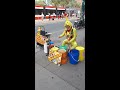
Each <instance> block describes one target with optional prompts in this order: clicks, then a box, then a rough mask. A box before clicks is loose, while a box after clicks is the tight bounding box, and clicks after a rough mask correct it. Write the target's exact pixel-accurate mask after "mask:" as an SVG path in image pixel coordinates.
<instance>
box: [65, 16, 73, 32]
mask: <svg viewBox="0 0 120 90" xmlns="http://www.w3.org/2000/svg"><path fill="white" fill-rule="evenodd" d="M64 26H65V28H67V30H70V29H71V28H72V23H71V22H70V21H69V20H68V18H66V22H65V24H64Z"/></svg>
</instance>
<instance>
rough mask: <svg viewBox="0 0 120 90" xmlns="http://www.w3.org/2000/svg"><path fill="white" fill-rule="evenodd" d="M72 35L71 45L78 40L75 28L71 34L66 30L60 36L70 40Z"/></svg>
mask: <svg viewBox="0 0 120 90" xmlns="http://www.w3.org/2000/svg"><path fill="white" fill-rule="evenodd" d="M71 35H72V38H71V39H70V43H71V42H73V41H75V40H76V37H77V33H76V29H75V28H72V30H71V31H70V32H68V31H67V30H66V29H64V31H63V33H62V34H61V35H60V36H61V37H63V36H66V38H67V39H69V38H70V36H71ZM67 36H68V37H67Z"/></svg>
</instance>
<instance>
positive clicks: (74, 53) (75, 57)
mask: <svg viewBox="0 0 120 90" xmlns="http://www.w3.org/2000/svg"><path fill="white" fill-rule="evenodd" d="M68 57H69V62H70V64H78V62H79V51H78V50H76V49H73V50H71V51H70V52H69V53H68Z"/></svg>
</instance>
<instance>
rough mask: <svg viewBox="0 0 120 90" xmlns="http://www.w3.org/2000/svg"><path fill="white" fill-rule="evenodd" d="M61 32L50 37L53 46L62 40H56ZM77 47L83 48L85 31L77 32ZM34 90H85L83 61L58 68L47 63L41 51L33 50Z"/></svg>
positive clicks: (38, 49)
mask: <svg viewBox="0 0 120 90" xmlns="http://www.w3.org/2000/svg"><path fill="white" fill-rule="evenodd" d="M60 33H62V30H61V31H59V32H56V33H53V34H52V35H51V38H52V41H53V42H54V43H55V45H56V46H57V45H60V44H61V41H63V40H64V38H60V39H58V38H56V37H58V35H60ZM77 34H78V35H79V37H77V42H78V45H81V46H83V47H85V41H84V38H85V29H82V30H78V31H77ZM35 51H36V52H35V90H85V60H84V61H83V62H80V63H78V64H77V65H71V64H70V63H69V62H68V63H67V64H65V65H62V66H60V67H58V66H57V65H55V64H53V63H51V62H49V61H48V59H47V57H46V55H45V54H44V51H43V49H40V48H36V50H35Z"/></svg>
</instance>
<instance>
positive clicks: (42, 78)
mask: <svg viewBox="0 0 120 90" xmlns="http://www.w3.org/2000/svg"><path fill="white" fill-rule="evenodd" d="M35 90H77V89H76V88H75V87H73V86H71V85H69V83H67V82H65V81H64V80H62V79H61V78H59V77H58V76H57V75H55V74H53V73H51V72H50V71H48V70H47V69H45V68H43V67H42V66H40V65H39V64H35Z"/></svg>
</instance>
